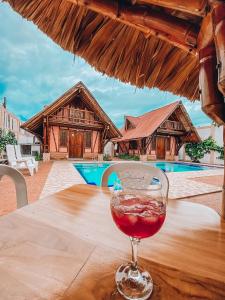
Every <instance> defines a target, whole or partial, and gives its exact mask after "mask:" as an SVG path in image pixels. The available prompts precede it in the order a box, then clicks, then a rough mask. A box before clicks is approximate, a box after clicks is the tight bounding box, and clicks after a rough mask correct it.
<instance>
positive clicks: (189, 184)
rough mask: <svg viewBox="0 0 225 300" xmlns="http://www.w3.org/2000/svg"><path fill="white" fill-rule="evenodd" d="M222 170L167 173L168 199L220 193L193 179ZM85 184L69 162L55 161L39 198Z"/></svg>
mask: <svg viewBox="0 0 225 300" xmlns="http://www.w3.org/2000/svg"><path fill="white" fill-rule="evenodd" d="M221 175H223V169H222V168H221V169H219V168H218V169H212V170H204V171H195V172H177V173H167V176H168V178H169V182H170V191H169V198H170V199H179V198H184V197H192V196H196V195H202V194H208V193H214V192H220V191H221V186H217V185H213V184H209V183H207V182H206V183H205V182H201V181H200V180H198V181H195V180H194V178H196V177H197V178H198V179H199V178H205V177H207V176H213V177H214V176H221ZM79 183H85V180H84V179H83V177H82V176H81V175H80V173H79V172H78V171H77V170H76V169H75V168H74V167H73V162H71V161H55V162H54V164H53V167H52V169H51V172H50V173H49V175H48V179H47V181H46V183H45V186H44V189H43V191H42V193H41V197H45V196H47V195H49V194H53V193H56V192H58V191H60V190H62V189H65V188H67V187H69V186H71V185H74V184H79Z"/></svg>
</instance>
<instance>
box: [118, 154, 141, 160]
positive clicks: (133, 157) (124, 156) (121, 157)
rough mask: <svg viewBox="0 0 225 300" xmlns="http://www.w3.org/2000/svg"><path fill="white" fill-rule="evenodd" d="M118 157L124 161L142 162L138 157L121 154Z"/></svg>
mask: <svg viewBox="0 0 225 300" xmlns="http://www.w3.org/2000/svg"><path fill="white" fill-rule="evenodd" d="M118 157H119V158H120V159H124V160H140V157H139V156H138V155H129V154H119V155H118Z"/></svg>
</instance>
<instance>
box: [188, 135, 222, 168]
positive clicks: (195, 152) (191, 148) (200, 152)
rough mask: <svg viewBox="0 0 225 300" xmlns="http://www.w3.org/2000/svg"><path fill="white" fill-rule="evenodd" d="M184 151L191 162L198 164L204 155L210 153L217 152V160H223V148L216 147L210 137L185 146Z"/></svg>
mask: <svg viewBox="0 0 225 300" xmlns="http://www.w3.org/2000/svg"><path fill="white" fill-rule="evenodd" d="M185 151H186V153H187V155H188V156H189V157H190V158H191V160H192V161H193V162H199V160H200V159H201V158H203V157H204V155H205V154H208V153H210V152H211V151H216V152H218V153H219V157H218V158H219V159H223V157H224V148H223V147H220V146H218V145H217V144H216V141H215V140H214V139H212V137H208V138H207V139H205V140H203V141H202V142H200V143H188V144H186V146H185Z"/></svg>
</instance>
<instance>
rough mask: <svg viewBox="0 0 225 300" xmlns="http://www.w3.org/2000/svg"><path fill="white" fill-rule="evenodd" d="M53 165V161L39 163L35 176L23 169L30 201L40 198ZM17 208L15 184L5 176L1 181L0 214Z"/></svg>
mask: <svg viewBox="0 0 225 300" xmlns="http://www.w3.org/2000/svg"><path fill="white" fill-rule="evenodd" d="M52 165H53V162H46V163H39V169H38V172H37V173H35V174H34V175H33V176H30V175H29V174H28V172H27V171H26V170H24V171H23V175H24V177H25V180H26V184H27V192H28V202H29V203H32V202H34V201H36V200H38V199H39V197H40V194H41V192H42V190H43V187H44V184H45V181H46V179H47V177H48V174H49V172H50V170H51V167H52ZM15 209H16V191H15V185H14V183H13V181H12V180H11V179H10V178H9V177H7V176H3V178H2V180H1V181H0V216H1V215H4V214H7V213H9V212H11V211H13V210H15Z"/></svg>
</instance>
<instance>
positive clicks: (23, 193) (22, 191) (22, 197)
mask: <svg viewBox="0 0 225 300" xmlns="http://www.w3.org/2000/svg"><path fill="white" fill-rule="evenodd" d="M4 175H6V176H9V177H10V178H12V180H13V181H14V183H15V186H16V199H17V208H20V207H23V206H25V205H27V204H28V200H27V185H26V181H25V179H24V177H23V175H22V174H21V173H20V172H19V171H17V170H15V169H13V168H11V167H9V166H6V165H0V180H1V179H2V177H3V176H4Z"/></svg>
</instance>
